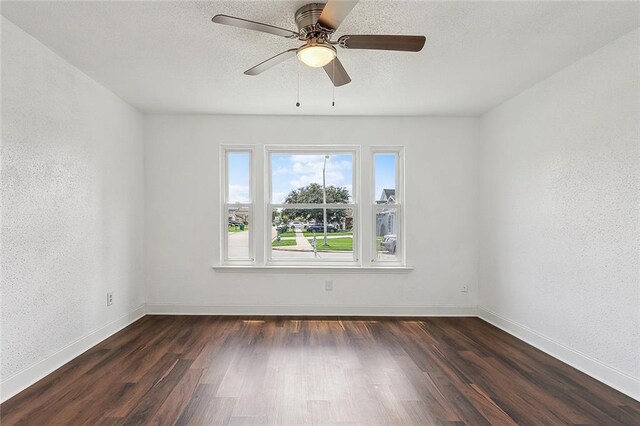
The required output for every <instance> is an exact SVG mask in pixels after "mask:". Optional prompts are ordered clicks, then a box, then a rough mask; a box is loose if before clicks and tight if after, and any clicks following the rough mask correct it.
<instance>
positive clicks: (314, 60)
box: [211, 0, 426, 87]
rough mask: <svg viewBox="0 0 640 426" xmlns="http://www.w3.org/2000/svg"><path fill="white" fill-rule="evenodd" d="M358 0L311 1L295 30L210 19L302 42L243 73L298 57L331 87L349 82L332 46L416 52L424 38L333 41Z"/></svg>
mask: <svg viewBox="0 0 640 426" xmlns="http://www.w3.org/2000/svg"><path fill="white" fill-rule="evenodd" d="M356 3H358V0H328V1H327V3H326V4H324V3H311V4H307V5H305V6H302V7H301V8H300V9H298V10H297V11H296V13H295V16H294V17H295V21H296V24H297V26H298V31H297V32H296V31H291V30H288V29H285V28H280V27H276V26H273V25H269V24H263V23H260V22H255V21H250V20H248V19H242V18H236V17H233V16H228V15H216V16H214V17H213V18H212V19H211V20H212V21H213V22H214V23H216V24H223V25H231V26H232V27H238V28H244V29H247V30H254V31H262V32H265V33H269V34H274V35H277V36H280V37H285V38H289V39H292V40H300V41H303V42H304V44H303V45H302V46H300V47H298V48H293V49H289V50H285V51H284V52H282V53H279V54H277V55H276V56H274V57H272V58H269V59H267V60H266V61H264V62H261V63H259V64H258V65H256V66H255V67H253V68H250V69H248V70H246V71H245V72H244V73H245V74H246V75H258V74H260V73H262V72H264V71H266V70H268V69H269V68H271V67H273V66H275V65H277V64H279V63H281V62H284V61H286V60H287V59H290V58H292V57H294V56H297V57H298V59H299V60H300V61H302V62H303V63H304V64H306V65H308V66H310V67H314V68H320V67H322V68H324V70H325V71H326V73H327V75H328V76H329V78H330V79H331V81H332V82H333V84H334V86H336V87H338V86H342V85H345V84H347V83H350V82H351V77H349V74H347V71H346V70H345V69H344V67H343V66H342V63H341V62H340V60H339V59H338V52H337V50H336V48H335V46H340V47H341V48H344V49H373V50H396V51H403V52H419V51H420V50H422V47H423V46H424V43H425V41H426V38H425V37H424V36H412V35H343V36H341V37H339V38H338V39H337V40H336V41H333V40H331V37H332V36H333V33H335V31H336V30H337V29H338V27H339V26H340V24H341V23H342V21H344V19H345V18H346V17H347V15H348V14H349V12H351V9H353V7H354V6H355V5H356Z"/></svg>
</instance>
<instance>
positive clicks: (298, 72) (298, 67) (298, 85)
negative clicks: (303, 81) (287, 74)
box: [296, 59, 300, 107]
mask: <svg viewBox="0 0 640 426" xmlns="http://www.w3.org/2000/svg"><path fill="white" fill-rule="evenodd" d="M296 74H297V75H298V77H297V89H296V106H297V107H299V106H300V61H298V60H297V59H296Z"/></svg>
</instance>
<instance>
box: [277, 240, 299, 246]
mask: <svg viewBox="0 0 640 426" xmlns="http://www.w3.org/2000/svg"><path fill="white" fill-rule="evenodd" d="M296 245H298V244H297V243H296V240H280V241H277V240H273V241H272V242H271V247H283V246H296Z"/></svg>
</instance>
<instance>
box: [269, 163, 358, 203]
mask: <svg viewBox="0 0 640 426" xmlns="http://www.w3.org/2000/svg"><path fill="white" fill-rule="evenodd" d="M323 177H324V181H323ZM323 183H324V185H323ZM323 195H324V196H325V197H324V198H323ZM325 198H326V202H327V203H328V204H337V203H349V202H351V201H352V200H353V155H352V154H340V153H337V154H336V153H332V154H331V155H324V154H319V155H316V154H272V155H271V202H272V203H273V204H283V203H308V204H321V203H322V202H323V199H325Z"/></svg>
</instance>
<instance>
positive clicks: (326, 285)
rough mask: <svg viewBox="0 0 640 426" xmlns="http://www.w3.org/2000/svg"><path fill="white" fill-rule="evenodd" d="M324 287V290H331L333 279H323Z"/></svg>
mask: <svg viewBox="0 0 640 426" xmlns="http://www.w3.org/2000/svg"><path fill="white" fill-rule="evenodd" d="M324 289H325V291H333V280H325V282H324Z"/></svg>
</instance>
